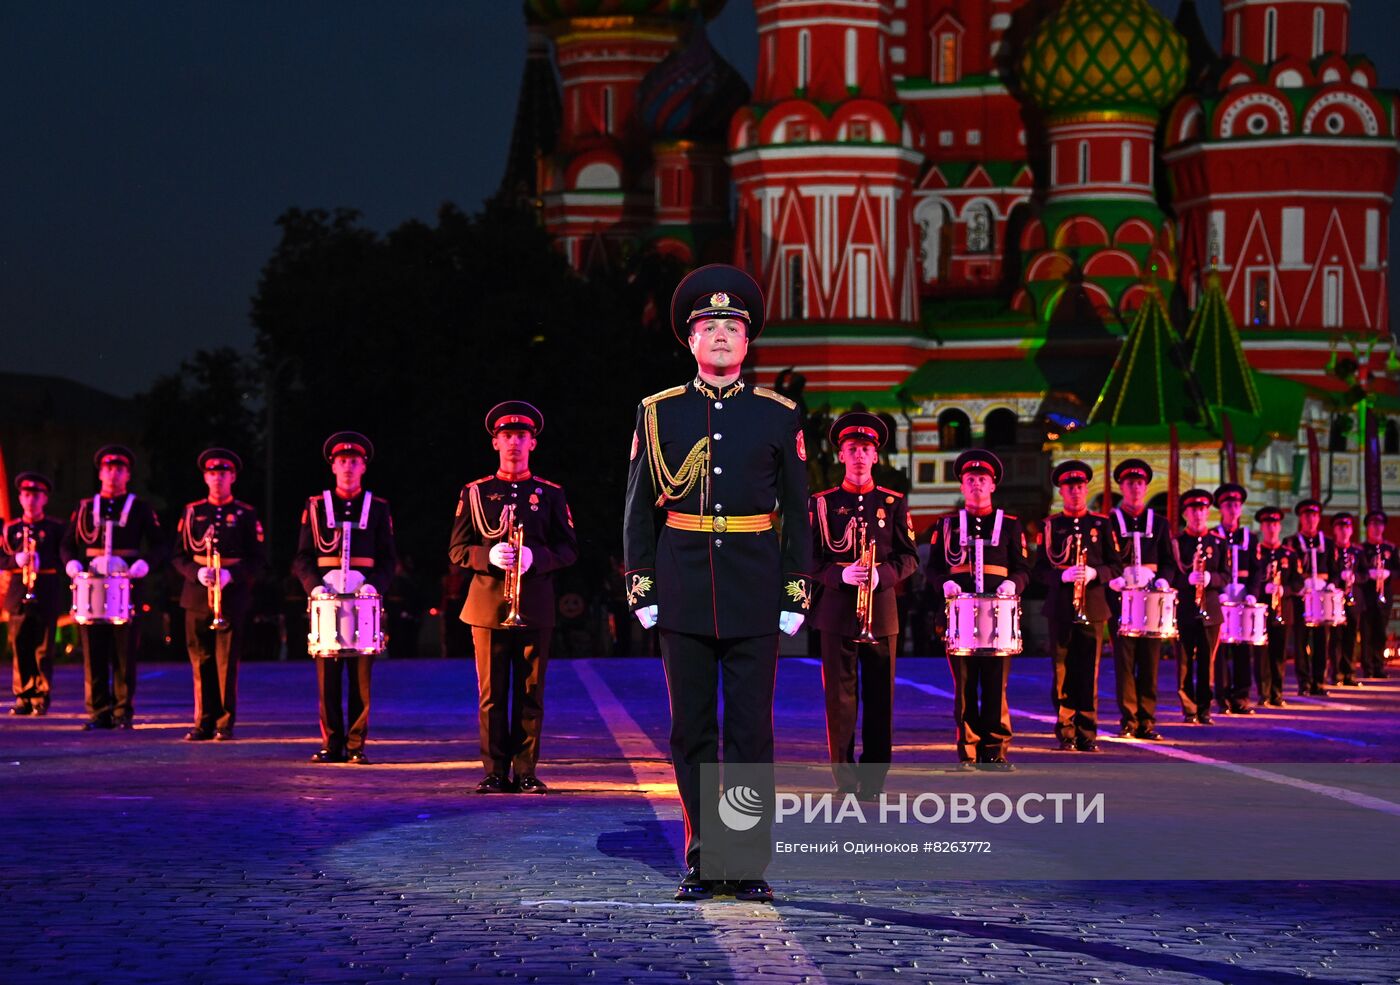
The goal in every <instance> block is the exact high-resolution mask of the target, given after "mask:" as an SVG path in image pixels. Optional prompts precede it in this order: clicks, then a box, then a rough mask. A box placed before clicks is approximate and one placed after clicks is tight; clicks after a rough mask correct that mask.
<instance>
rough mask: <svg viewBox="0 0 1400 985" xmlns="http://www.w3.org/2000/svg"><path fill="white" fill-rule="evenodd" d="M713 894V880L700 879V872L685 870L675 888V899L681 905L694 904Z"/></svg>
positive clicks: (697, 870) (693, 869)
mask: <svg viewBox="0 0 1400 985" xmlns="http://www.w3.org/2000/svg"><path fill="white" fill-rule="evenodd" d="M714 894H715V880H713V879H701V878H700V870H699V869H695V868H691V869H686V871H685V876H684V877H683V878H682V879H681V882H680V885H679V886H677V887H676V899H678V900H680V901H681V902H682V903H694V902H698V901H699V900H706V899H709V898H710V897H711V896H713V895H714Z"/></svg>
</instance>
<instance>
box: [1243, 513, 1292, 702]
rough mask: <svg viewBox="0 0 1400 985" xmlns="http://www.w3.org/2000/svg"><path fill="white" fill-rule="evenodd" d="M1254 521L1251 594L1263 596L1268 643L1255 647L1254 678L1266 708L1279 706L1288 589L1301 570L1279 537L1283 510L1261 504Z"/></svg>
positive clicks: (1289, 610) (1285, 657)
mask: <svg viewBox="0 0 1400 985" xmlns="http://www.w3.org/2000/svg"><path fill="white" fill-rule="evenodd" d="M1254 522H1255V523H1257V524H1259V540H1258V541H1257V542H1256V544H1255V546H1254V561H1253V564H1252V568H1253V571H1254V579H1255V583H1254V588H1253V591H1252V594H1253V595H1254V597H1255V598H1261V599H1264V600H1265V604H1266V605H1268V607H1269V619H1268V626H1269V644H1268V646H1258V647H1255V648H1254V650H1255V660H1256V664H1255V668H1256V669H1255V680H1256V681H1257V683H1258V687H1259V700H1260V701H1261V702H1262V703H1264V704H1266V705H1268V706H1269V707H1270V708H1282V707H1283V706H1284V705H1285V704H1287V702H1286V701H1284V700H1283V676H1284V664H1285V663H1286V662H1287V660H1288V624H1289V622H1291V621H1292V618H1293V607H1292V606H1291V605H1289V604H1288V598H1287V596H1288V593H1289V592H1290V591H1292V590H1293V589H1294V588H1295V587H1296V586H1297V584H1298V582H1299V579H1300V578H1301V577H1302V573H1301V572H1300V570H1299V568H1298V557H1297V555H1296V554H1294V553H1293V551H1291V550H1290V549H1289V548H1288V545H1287V544H1285V543H1283V541H1282V540H1281V539H1280V536H1279V533H1280V531H1281V530H1282V528H1283V510H1281V509H1279V508H1278V507H1277V506H1265V507H1263V508H1262V509H1259V510H1256V511H1255V512H1254Z"/></svg>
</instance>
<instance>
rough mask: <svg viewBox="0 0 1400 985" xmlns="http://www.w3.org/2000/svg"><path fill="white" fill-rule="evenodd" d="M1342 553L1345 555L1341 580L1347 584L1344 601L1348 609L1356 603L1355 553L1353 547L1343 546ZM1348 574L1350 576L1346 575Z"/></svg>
mask: <svg viewBox="0 0 1400 985" xmlns="http://www.w3.org/2000/svg"><path fill="white" fill-rule="evenodd" d="M1342 554H1343V555H1345V557H1344V558H1343V560H1342V575H1343V577H1342V581H1343V582H1345V583H1346V586H1347V595H1346V603H1347V608H1348V609H1350V608H1351V607H1352V606H1354V605H1356V571H1355V567H1356V553H1355V550H1354V549H1353V548H1350V547H1344V548H1342ZM1348 575H1349V576H1350V577H1347V576H1348Z"/></svg>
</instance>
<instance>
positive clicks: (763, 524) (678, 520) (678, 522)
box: [666, 510, 773, 534]
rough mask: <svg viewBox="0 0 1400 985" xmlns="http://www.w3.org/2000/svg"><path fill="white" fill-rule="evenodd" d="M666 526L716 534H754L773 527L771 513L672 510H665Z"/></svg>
mask: <svg viewBox="0 0 1400 985" xmlns="http://www.w3.org/2000/svg"><path fill="white" fill-rule="evenodd" d="M666 526H668V527H675V528H676V529H677V530H698V531H701V532H703V533H709V532H710V531H714V532H715V533H717V534H722V533H733V534H756V533H760V532H761V531H764V530H772V529H773V514H772V513H759V514H756V515H754V516H702V515H701V514H699V513H677V512H675V511H674V510H667V511H666Z"/></svg>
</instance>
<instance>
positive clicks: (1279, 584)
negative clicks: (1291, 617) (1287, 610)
mask: <svg viewBox="0 0 1400 985" xmlns="http://www.w3.org/2000/svg"><path fill="white" fill-rule="evenodd" d="M1269 581H1270V582H1272V583H1273V586H1274V595H1273V598H1271V599H1269V618H1270V619H1272V620H1273V622H1274V625H1275V626H1282V625H1283V566H1282V565H1280V564H1279V563H1278V562H1277V561H1270V562H1269Z"/></svg>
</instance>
